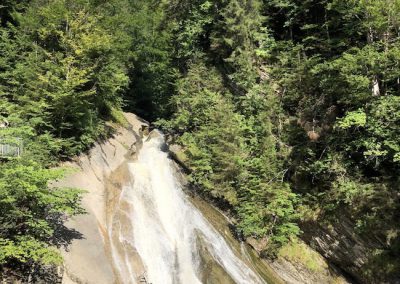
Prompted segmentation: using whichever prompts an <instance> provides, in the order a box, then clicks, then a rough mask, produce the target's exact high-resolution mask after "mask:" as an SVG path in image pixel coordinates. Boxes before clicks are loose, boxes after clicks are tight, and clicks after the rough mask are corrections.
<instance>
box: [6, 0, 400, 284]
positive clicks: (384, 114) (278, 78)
mask: <svg viewBox="0 0 400 284" xmlns="http://www.w3.org/2000/svg"><path fill="white" fill-rule="evenodd" d="M0 25H1V26H0V122H2V121H7V123H8V124H9V127H7V128H5V129H0V137H1V139H13V138H15V137H18V138H21V139H23V141H24V152H23V155H22V157H20V158H17V159H2V160H1V162H0V212H1V214H0V267H1V271H2V272H4V271H6V270H9V269H11V270H19V271H29V270H30V269H31V268H32V267H33V266H40V265H47V264H59V263H61V262H62V258H61V256H60V254H59V252H58V250H57V248H58V247H60V246H61V245H62V243H60V240H59V239H58V238H57V237H56V236H57V235H58V231H59V230H60V227H62V223H63V222H64V221H65V219H66V218H68V217H71V216H74V215H77V214H83V213H84V210H83V209H82V208H81V206H80V205H79V201H80V200H81V198H82V194H84V191H83V190H81V189H72V188H57V189H54V188H51V186H50V185H49V181H51V180H55V179H59V178H61V177H62V176H63V175H64V174H65V172H64V171H63V170H55V168H54V166H56V165H57V164H58V163H59V162H60V161H65V160H68V159H71V158H72V157H74V156H75V155H78V154H80V153H82V152H85V151H87V150H88V149H90V147H91V146H92V145H93V143H94V142H96V141H99V140H104V139H107V137H109V136H110V135H112V133H113V128H112V125H113V124H118V123H123V118H122V111H130V112H134V113H136V114H137V115H139V116H141V117H143V118H145V119H147V120H149V121H151V122H152V123H153V124H154V125H155V126H156V127H158V128H160V129H162V130H163V131H164V132H165V133H166V134H167V135H168V137H169V139H170V141H171V143H176V144H179V145H181V146H182V149H184V153H183V154H182V155H183V159H184V161H185V163H186V164H187V167H188V169H189V170H190V175H189V179H190V183H191V184H192V186H193V188H194V189H195V190H196V191H198V192H200V193H201V194H202V195H204V196H206V197H207V198H208V200H212V201H213V202H215V204H218V206H220V207H221V208H223V209H224V210H225V211H227V212H229V214H230V215H231V216H233V218H234V220H235V224H236V230H237V233H238V235H239V236H241V237H242V238H248V237H252V238H255V239H265V240H267V242H266V245H265V248H264V249H263V253H262V256H263V257H266V258H274V257H276V255H277V254H278V253H279V250H280V248H281V247H282V246H284V245H286V244H288V243H291V242H295V240H296V239H298V238H302V237H303V234H304V227H305V226H306V225H307V224H310V223H312V224H321V225H326V226H335V224H336V223H337V222H340V220H341V218H342V217H343V216H346V218H348V219H350V220H351V221H352V223H353V224H354V234H355V235H359V236H363V235H368V236H371V237H373V238H374V239H375V240H376V242H377V243H378V244H379V246H378V247H376V248H375V249H373V250H371V251H370V252H369V259H368V263H367V264H366V265H365V267H364V269H363V271H364V272H363V273H364V275H363V276H362V277H363V279H367V280H368V282H371V283H382V282H383V281H390V280H391V279H399V277H400V188H399V182H400V180H399V179H400V178H399V176H400V175H399V174H400V1H399V0H346V1H343V0H108V1H106V0H52V1H49V0H30V1H21V0H2V1H1V3H0ZM21 273H23V272H21ZM388 279H389V280H388Z"/></svg>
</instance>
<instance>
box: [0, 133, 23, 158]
mask: <svg viewBox="0 0 400 284" xmlns="http://www.w3.org/2000/svg"><path fill="white" fill-rule="evenodd" d="M22 151H23V143H22V139H21V138H7V139H5V138H0V158H12V157H19V156H21V155H22Z"/></svg>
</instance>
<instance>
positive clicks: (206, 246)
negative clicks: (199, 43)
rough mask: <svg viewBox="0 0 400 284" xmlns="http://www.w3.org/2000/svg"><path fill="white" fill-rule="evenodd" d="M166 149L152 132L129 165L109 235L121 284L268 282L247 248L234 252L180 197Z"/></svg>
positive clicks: (163, 142) (180, 188) (193, 207)
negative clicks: (259, 271)
mask: <svg viewBox="0 0 400 284" xmlns="http://www.w3.org/2000/svg"><path fill="white" fill-rule="evenodd" d="M164 146H165V141H164V137H163V135H162V134H161V133H159V132H157V131H153V133H151V135H150V136H149V137H148V138H147V140H146V141H145V142H143V145H142V147H141V149H140V150H139V152H138V153H137V157H136V159H135V160H134V161H133V162H130V163H129V164H128V170H129V176H130V180H129V182H128V183H127V184H126V185H124V186H123V189H122V192H121V194H120V196H119V200H118V202H117V205H116V207H115V210H114V213H113V216H112V222H111V226H110V227H109V232H108V233H109V235H110V240H111V244H110V247H111V257H112V260H113V265H114V270H115V272H116V274H117V275H118V277H119V282H121V283H124V284H125V283H126V284H128V283H129V284H130V283H152V284H170V283H171V284H172V283H173V284H178V283H182V284H196V283H213V284H215V283H240V284H242V283H243V284H244V283H251V284H258V283H267V281H266V280H265V277H261V276H260V274H259V273H258V272H256V269H255V265H253V264H251V259H250V257H249V253H248V252H247V250H246V249H244V246H245V245H244V244H239V243H237V247H239V249H237V248H234V245H232V240H230V241H229V240H227V239H226V236H223V234H222V233H221V232H220V231H219V230H217V229H216V228H215V226H213V225H212V224H211V222H210V221H209V220H208V219H207V218H206V217H205V216H204V215H203V214H202V212H201V211H200V210H199V208H198V207H199V206H196V205H195V204H194V203H193V202H192V201H191V199H190V198H189V197H188V196H187V195H186V194H185V193H184V191H183V189H182V188H183V186H182V184H181V182H180V181H179V179H178V178H177V177H176V169H175V168H174V166H173V162H172V161H171V160H170V159H169V158H168V153H167V152H165V151H163V149H164ZM268 282H269V281H268Z"/></svg>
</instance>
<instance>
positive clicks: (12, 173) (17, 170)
mask: <svg viewBox="0 0 400 284" xmlns="http://www.w3.org/2000/svg"><path fill="white" fill-rule="evenodd" d="M134 10H135V7H133V5H132V3H131V2H130V1H84V0H82V1H79V0H78V1H68V0H56V1H42V0H34V1H5V2H2V3H1V5H0V17H1V26H0V123H2V124H4V123H5V122H6V123H7V124H9V125H8V127H7V128H4V127H2V128H0V138H1V139H2V143H4V141H6V143H13V142H12V141H13V139H14V140H15V138H21V139H22V140H23V146H24V152H23V155H22V156H21V157H19V158H15V159H11V160H7V159H2V160H0V208H1V216H0V223H1V224H0V227H1V230H0V266H1V267H2V268H3V267H11V268H14V269H21V268H22V270H23V269H25V268H28V270H29V272H32V269H33V267H35V266H36V267H37V266H38V265H41V264H59V263H60V262H61V261H62V259H61V256H60V254H59V252H58V250H57V247H60V246H65V245H68V243H69V242H70V241H71V240H70V239H68V238H69V237H68V236H71V237H73V236H74V234H75V232H73V231H71V232H67V231H66V230H67V229H66V228H65V227H64V226H63V223H64V221H65V220H66V218H67V217H70V216H73V215H76V214H81V213H83V210H82V209H81V207H80V199H81V195H82V191H81V190H77V189H62V188H54V187H53V186H51V184H52V181H53V180H55V179H58V178H60V177H61V176H62V171H61V170H52V169H50V167H52V166H54V165H56V164H57V162H58V161H60V159H66V158H68V157H72V156H73V155H76V154H78V153H80V152H82V151H84V150H86V149H88V148H89V147H90V146H91V145H92V144H93V143H94V142H95V141H96V140H97V139H101V138H106V137H107V135H108V134H109V133H110V132H111V131H112V129H111V128H110V127H109V126H107V125H106V122H107V121H110V120H114V121H118V119H119V118H120V117H121V116H120V112H121V108H122V106H123V98H122V94H123V91H125V90H126V89H127V87H128V86H129V82H130V80H129V72H130V70H131V69H132V68H133V59H134V58H137V57H138V55H137V54H136V53H135V52H134V50H135V49H134V48H133V46H134V45H135V44H136V45H138V43H137V38H136V37H133V36H131V34H130V33H132V34H133V33H134V32H135V31H136V30H139V28H138V25H142V23H137V22H135V21H136V19H135V18H134V17H133V16H132V15H133V12H132V11H134ZM133 39H135V40H136V42H135V41H134V40H133ZM138 53H139V52H138ZM75 235H76V236H77V237H79V236H78V235H79V234H78V233H76V234H75ZM22 272H23V271H22ZM0 273H1V271H0Z"/></svg>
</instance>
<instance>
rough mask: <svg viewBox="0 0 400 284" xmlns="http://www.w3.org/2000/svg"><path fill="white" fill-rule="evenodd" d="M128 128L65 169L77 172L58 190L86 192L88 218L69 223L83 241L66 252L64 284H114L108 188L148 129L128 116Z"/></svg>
mask: <svg viewBox="0 0 400 284" xmlns="http://www.w3.org/2000/svg"><path fill="white" fill-rule="evenodd" d="M125 117H126V120H127V121H128V124H129V125H128V127H126V128H122V127H121V128H119V129H118V130H117V133H116V134H115V135H114V137H113V138H111V139H109V140H108V141H106V142H105V143H102V144H100V143H99V144H97V145H95V147H93V149H91V151H90V152H89V153H88V154H87V155H82V156H80V157H78V158H77V161H75V162H69V163H66V164H65V165H64V166H69V167H72V168H75V169H76V170H77V171H76V172H75V173H74V174H72V175H70V176H68V177H67V178H66V179H64V180H63V181H62V182H60V183H59V184H57V185H59V186H67V187H77V188H82V189H84V190H86V191H87V193H86V194H85V196H84V198H83V204H82V205H83V207H84V208H85V209H86V210H87V214H86V215H82V216H77V217H75V218H73V219H72V220H70V221H69V222H68V223H67V226H68V227H70V228H74V229H75V230H77V231H79V232H80V233H81V234H82V236H83V237H82V238H81V239H76V240H74V241H73V243H72V244H71V246H70V247H69V249H68V250H67V251H63V256H64V275H63V283H65V284H71V283H79V284H80V283H93V284H103V283H104V284H110V283H115V282H116V279H117V276H116V275H115V273H114V270H113V265H112V261H111V257H110V255H109V253H110V252H109V249H108V245H109V237H108V232H107V218H108V216H107V215H108V214H107V213H108V211H107V206H106V205H107V203H108V201H109V200H108V199H110V198H112V196H109V194H108V192H107V188H109V187H110V186H112V185H113V183H115V181H114V180H112V179H110V177H111V176H112V175H113V176H114V178H116V179H118V178H120V179H123V176H120V177H116V175H117V174H116V172H118V169H120V168H121V167H123V165H124V163H126V161H128V160H129V159H130V158H131V157H132V155H133V154H134V152H135V151H136V150H137V148H138V147H140V143H141V137H140V135H139V130H140V129H142V127H143V126H146V125H148V124H147V122H145V121H143V120H141V119H139V118H138V117H136V116H135V115H133V114H125Z"/></svg>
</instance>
